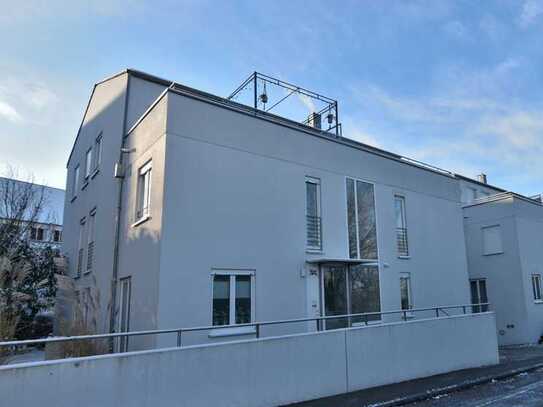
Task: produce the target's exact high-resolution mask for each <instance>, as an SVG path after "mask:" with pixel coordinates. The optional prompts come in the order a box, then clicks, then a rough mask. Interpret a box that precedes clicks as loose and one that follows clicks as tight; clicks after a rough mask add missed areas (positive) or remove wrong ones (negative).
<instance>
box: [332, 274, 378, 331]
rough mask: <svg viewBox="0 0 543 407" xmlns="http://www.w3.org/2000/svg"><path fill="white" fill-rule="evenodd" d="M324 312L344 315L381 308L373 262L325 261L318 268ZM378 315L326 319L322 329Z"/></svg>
mask: <svg viewBox="0 0 543 407" xmlns="http://www.w3.org/2000/svg"><path fill="white" fill-rule="evenodd" d="M322 292H323V302H324V315H326V316H331V315H346V314H359V313H367V312H380V311H381V296H380V291H379V268H378V266H377V265H365V264H361V265H341V264H339V265H327V266H323V269H322ZM380 319H381V317H380V315H378V314H377V315H369V316H365V317H364V316H358V317H351V318H338V319H328V320H326V323H325V326H326V329H337V328H344V327H347V326H349V325H352V324H359V323H364V322H365V321H378V320H380Z"/></svg>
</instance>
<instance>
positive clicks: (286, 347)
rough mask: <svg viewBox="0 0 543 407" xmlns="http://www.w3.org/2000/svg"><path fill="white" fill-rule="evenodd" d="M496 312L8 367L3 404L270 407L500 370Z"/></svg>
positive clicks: (3, 373) (0, 374)
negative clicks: (471, 370)
mask: <svg viewBox="0 0 543 407" xmlns="http://www.w3.org/2000/svg"><path fill="white" fill-rule="evenodd" d="M497 361H498V351H497V340H496V331H495V320H494V314H493V313H485V314H474V315H463V316H455V317H449V318H440V319H429V320H420V321H411V322H407V323H392V324H384V325H379V326H370V327H362V328H352V329H348V330H338V331H328V332H319V333H308V334H301V335H292V336H283V337H275V338H266V339H261V340H248V341H238V342H231V343H222V344H213V345H201V346H192V347H187V348H182V349H161V350H154V351H147V352H134V353H127V354H122V355H109V356H97V357H92V358H83V359H78V360H76V359H71V360H64V361H57V362H44V363H34V364H26V365H19V366H13V367H9V366H6V367H2V368H0V394H1V395H2V405H6V406H17V407H26V406H28V407H30V406H32V407H34V406H36V405H44V406H56V407H68V406H69V407H72V406H74V405H77V406H78V407H85V406H101V407H114V406H131V407H140V406H141V407H152V406H169V405H172V406H173V405H175V406H182V407H199V406H202V407H204V406H205V407H208V406H227V407H228V406H232V407H234V406H236V407H260V406H262V407H264V406H276V405H282V404H286V403H291V402H296V401H302V400H309V399H314V398H319V397H324V396H329V395H334V394H339V393H343V392H346V391H349V390H356V389H362V388H366V387H370V386H374V385H379V384H386V383H393V382H397V381H400V380H407V379H413V378H416V377H421V376H425V375H430V374H436V373H442V372H447V371H450V370H457V369H462V368H468V367H476V366H482V365H490V364H494V363H497Z"/></svg>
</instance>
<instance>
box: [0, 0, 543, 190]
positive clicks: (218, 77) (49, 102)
mask: <svg viewBox="0 0 543 407" xmlns="http://www.w3.org/2000/svg"><path fill="white" fill-rule="evenodd" d="M76 3H77V4H76ZM0 9H2V11H3V14H2V15H0V45H1V46H0V49H1V52H2V57H1V58H0V145H1V146H2V148H1V149H0V166H5V165H11V166H13V167H16V168H18V169H19V170H20V172H23V173H32V174H34V176H35V178H36V180H37V181H40V182H45V183H47V184H48V185H51V186H57V187H64V184H65V181H64V179H65V164H66V160H67V158H68V153H69V151H70V148H71V145H72V142H73V140H74V137H75V135H76V131H77V128H78V126H79V122H80V120H81V118H82V115H83V111H84V108H85V105H86V103H87V100H88V97H89V95H90V91H91V89H92V85H93V84H94V83H95V82H97V81H98V80H100V79H102V78H104V77H106V76H109V75H110V74H113V73H115V72H118V71H120V70H122V69H124V68H126V67H132V68H136V69H140V70H144V71H147V72H149V73H153V74H156V75H158V76H161V77H165V78H167V79H172V80H175V81H177V82H180V83H184V84H187V85H189V86H193V87H197V88H200V89H203V90H206V91H209V92H212V93H216V94H218V95H224V96H226V95H228V94H229V93H230V91H232V90H233V89H234V88H235V87H236V86H237V85H238V84H239V83H240V82H241V80H243V79H244V78H245V77H246V76H247V75H248V74H249V73H250V72H252V71H254V70H257V71H260V72H263V73H267V74H269V75H273V76H277V77H280V78H282V79H284V80H287V81H289V82H293V83H296V84H298V85H301V86H304V87H306V88H309V89H312V90H315V91H318V92H320V93H323V94H325V95H327V96H330V97H332V98H335V99H337V100H338V101H339V103H340V113H341V116H342V122H343V125H344V136H347V137H350V138H354V139H356V140H359V141H363V142H367V143H369V144H373V145H376V146H378V147H381V148H384V149H387V150H390V151H393V152H396V153H399V154H402V155H406V156H408V157H412V158H415V159H419V160H422V161H425V162H427V163H430V164H433V165H437V166H440V167H443V168H445V169H449V170H452V171H456V172H459V173H462V174H464V175H467V176H475V175H476V174H478V173H479V172H486V173H487V174H488V177H489V182H491V183H493V184H495V185H499V186H502V187H503V188H505V189H508V190H513V191H516V192H520V193H524V194H535V193H540V192H543V185H542V183H541V178H542V177H541V176H542V174H543V114H542V113H543V97H542V95H543V46H542V44H541V42H542V38H543V0H495V1H462V0H459V1H445V0H443V1H441V0H429V1H416V0H414V1H408V0H404V1H394V0H390V1H385V0H374V1H372V0H366V1H342V2H334V1H330V0H328V1H322V2H319V1H312V2H302V1H297V0H290V1H286V0H278V1H275V2H266V4H265V5H264V3H261V2H256V1H247V2H245V1H205V0H204V1H202V0H199V1H166V2H160V1H155V2H145V1H137V0H95V1H84V2H83V1H81V2H73V1H69V2H68V1H66V2H64V1H55V0H50V1H38V0H26V1H24V2H14V1H11V0H0Z"/></svg>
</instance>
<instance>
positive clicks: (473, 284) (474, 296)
mask: <svg viewBox="0 0 543 407" xmlns="http://www.w3.org/2000/svg"><path fill="white" fill-rule="evenodd" d="M469 284H470V291H471V303H472V304H479V303H480V302H481V301H479V289H478V287H477V281H470V283H469ZM471 311H472V312H479V307H471Z"/></svg>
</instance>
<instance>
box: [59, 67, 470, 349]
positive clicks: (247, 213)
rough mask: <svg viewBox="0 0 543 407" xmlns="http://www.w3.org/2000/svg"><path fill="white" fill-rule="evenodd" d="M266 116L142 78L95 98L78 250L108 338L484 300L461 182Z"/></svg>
mask: <svg viewBox="0 0 543 407" xmlns="http://www.w3.org/2000/svg"><path fill="white" fill-rule="evenodd" d="M255 95H256V93H255ZM255 100H256V99H255ZM261 100H263V99H261ZM266 101H267V99H266ZM255 105H256V102H255ZM256 107H257V108H256V109H255V107H254V106H251V107H249V106H246V105H243V104H241V103H236V102H233V101H232V100H230V99H226V98H222V97H218V96H215V95H211V94H208V93H205V92H202V91H199V90H196V89H191V88H188V87H186V86H183V85H180V84H177V83H172V82H171V81H166V80H163V79H160V78H157V77H154V76H151V75H148V74H145V73H142V72H138V71H134V70H126V71H123V72H121V73H119V74H117V75H115V76H113V77H111V78H108V79H106V80H104V81H102V82H99V83H97V84H96V85H95V87H94V89H93V92H92V95H91V98H90V101H89V104H88V107H87V109H86V112H85V115H84V117H83V121H82V124H81V127H80V129H79V132H78V135H77V138H76V141H75V144H74V147H73V150H72V152H71V154H70V157H69V160H68V164H67V168H68V179H67V195H66V203H65V210H64V213H65V218H64V219H65V220H64V236H65V244H64V248H65V251H66V254H67V255H68V257H69V259H70V261H69V265H70V270H71V274H72V275H73V277H74V278H75V279H76V281H77V287H78V290H79V291H80V292H81V293H82V294H83V295H82V298H83V301H84V300H85V298H90V299H93V303H95V304H98V306H97V307H96V314H97V317H96V321H97V323H96V327H95V329H96V330H97V331H98V332H106V331H109V330H116V331H119V330H121V331H127V330H131V331H133V330H146V329H162V328H164V329H166V328H177V327H191V326H207V325H220V326H225V328H224V329H218V330H214V331H213V332H212V333H211V334H209V337H208V335H207V334H206V338H205V339H206V340H211V341H212V340H215V337H222V336H233V335H235V336H240V338H243V337H247V336H249V335H253V334H254V328H243V329H241V328H235V329H233V328H228V327H227V326H228V325H232V324H239V323H245V322H251V321H266V320H278V319H290V318H301V317H311V316H318V315H338V314H347V313H360V312H378V311H386V310H398V309H405V310H408V309H410V308H413V307H429V306H435V305H453V304H466V303H469V302H470V289H469V277H468V268H467V261H466V246H465V244H464V225H463V221H462V218H463V216H462V203H461V188H459V179H458V178H457V177H455V176H454V174H451V173H448V172H445V171H442V170H438V169H434V168H431V167H429V166H425V165H422V164H420V163H416V162H414V161H411V160H408V159H406V158H404V157H401V156H399V155H396V154H392V153H389V152H386V151H382V150H379V149H376V148H372V147H370V146H367V145H364V144H361V143H358V142H355V141H353V140H350V139H349V138H346V137H345V138H344V137H342V136H341V134H334V132H330V131H326V130H321V129H320V121H319V123H318V124H316V123H317V122H316V121H315V120H314V119H315V118H313V119H311V120H309V122H308V124H300V123H298V122H295V121H292V120H289V119H286V118H284V117H280V116H276V115H273V114H271V113H268V112H265V111H264V109H262V108H260V107H259V106H258V105H257V106H256ZM335 107H336V111H335V114H336V116H335V117H334V116H333V114H332V118H331V119H330V117H329V115H330V114H331V113H330V112H329V113H328V116H327V120H329V123H331V122H333V121H337V104H336V105H335ZM319 120H320V118H319ZM310 124H312V125H310ZM114 173H115V176H114ZM112 310H113V312H111V311H112ZM371 319H373V320H375V321H370V322H379V320H380V317H379V316H376V317H375V318H371ZM357 322H361V321H351V323H353V324H356V323H357ZM326 324H327V326H326V328H334V327H339V326H344V324H346V322H345V321H344V320H337V321H327V322H326ZM270 329H272V328H270ZM273 329H274V331H273V332H274V333H281V332H283V331H284V330H285V329H290V330H292V329H294V328H293V327H292V326H290V327H288V328H282V327H275V328H273ZM296 329H299V330H304V329H307V325H306V324H304V325H303V326H301V325H300V326H298V327H296ZM282 330H283V331H282ZM200 339H202V338H200ZM163 340H164V341H165V342H164V343H172V342H174V341H175V338H173V337H172V338H165V339H163ZM170 340H171V341H172V342H168V341H170ZM155 341H156V339H155V338H154V337H153V338H146V339H134V340H132V339H131V342H130V345H131V348H138V347H139V346H143V345H144V344H145V346H149V345H151V346H154V345H156V342H155ZM189 341H190V339H189Z"/></svg>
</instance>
